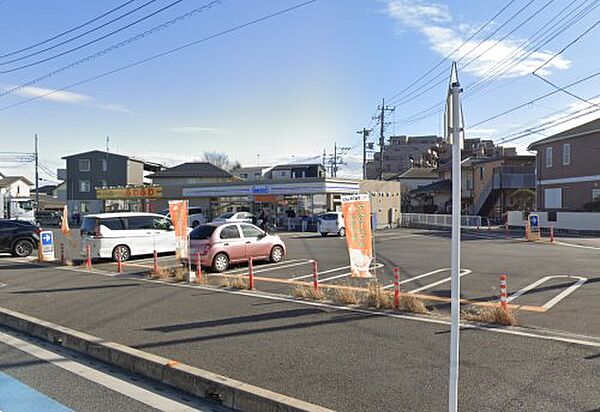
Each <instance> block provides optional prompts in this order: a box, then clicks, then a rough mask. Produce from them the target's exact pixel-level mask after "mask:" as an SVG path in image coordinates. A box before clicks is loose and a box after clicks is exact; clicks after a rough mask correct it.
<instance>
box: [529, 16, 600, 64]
mask: <svg viewBox="0 0 600 412" xmlns="http://www.w3.org/2000/svg"><path fill="white" fill-rule="evenodd" d="M599 24H600V20H598V21H597V22H596V23H594V24H593V25H592V26H590V27H589V28H588V29H587V30H586V31H584V32H583V33H581V34H580V35H579V36H577V37H576V38H575V39H574V40H573V41H571V42H570V43H569V44H567V45H566V46H565V47H563V48H562V49H560V51H558V52H557V53H556V54H555V55H554V56H552V57H550V58H549V59H548V60H546V62H545V63H544V64H542V65H541V66H540V67H538V68H537V69H535V70H534V71H533V73H534V74H535V72H537V71H538V70H540V69H541V68H542V67H544V66H546V65H547V64H548V63H550V62H551V61H552V60H554V59H555V58H556V57H557V56H559V55H560V54H562V53H564V52H565V50H567V49H568V48H569V47H571V46H572V45H574V44H575V43H577V42H578V41H579V40H581V39H582V38H583V37H584V36H585V35H586V34H588V33H589V32H591V31H592V30H594V29H595V28H596V27H597V26H598V25H599Z"/></svg>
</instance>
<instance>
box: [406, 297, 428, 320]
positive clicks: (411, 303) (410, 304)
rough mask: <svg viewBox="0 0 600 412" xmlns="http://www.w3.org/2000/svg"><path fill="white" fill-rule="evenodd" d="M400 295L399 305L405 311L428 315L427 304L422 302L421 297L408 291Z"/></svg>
mask: <svg viewBox="0 0 600 412" xmlns="http://www.w3.org/2000/svg"><path fill="white" fill-rule="evenodd" d="M400 296H401V297H400V307H401V308H402V309H404V310H405V311H407V312H412V313H419V314H421V315H428V314H429V313H430V312H429V309H427V306H425V303H423V299H421V298H418V297H416V296H413V295H411V294H409V293H403V294H402V295H400Z"/></svg>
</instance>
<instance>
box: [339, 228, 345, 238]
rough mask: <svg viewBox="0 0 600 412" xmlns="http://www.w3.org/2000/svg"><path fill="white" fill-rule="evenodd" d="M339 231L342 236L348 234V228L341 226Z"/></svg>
mask: <svg viewBox="0 0 600 412" xmlns="http://www.w3.org/2000/svg"><path fill="white" fill-rule="evenodd" d="M338 233H339V234H340V236H341V237H344V236H346V228H341V229H340V231H339V232H338Z"/></svg>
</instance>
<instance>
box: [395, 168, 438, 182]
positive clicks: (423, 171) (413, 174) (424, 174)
mask: <svg viewBox="0 0 600 412" xmlns="http://www.w3.org/2000/svg"><path fill="white" fill-rule="evenodd" d="M438 176H439V174H438V170H437V169H436V168H435V167H413V168H410V169H408V170H407V171H406V172H404V173H402V174H400V175H398V179H402V180H406V179H437V178H438Z"/></svg>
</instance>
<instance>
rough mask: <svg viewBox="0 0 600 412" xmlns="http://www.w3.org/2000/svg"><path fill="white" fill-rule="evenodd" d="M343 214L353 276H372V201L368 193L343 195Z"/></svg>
mask: <svg viewBox="0 0 600 412" xmlns="http://www.w3.org/2000/svg"><path fill="white" fill-rule="evenodd" d="M342 215H343V216H344V225H345V226H346V243H347V244H348V253H349V254H350V270H351V272H352V276H356V277H372V276H373V275H372V274H371V273H370V272H369V267H370V266H371V261H372V260H373V233H372V231H371V202H370V198H369V195H368V194H359V195H348V196H342Z"/></svg>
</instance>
